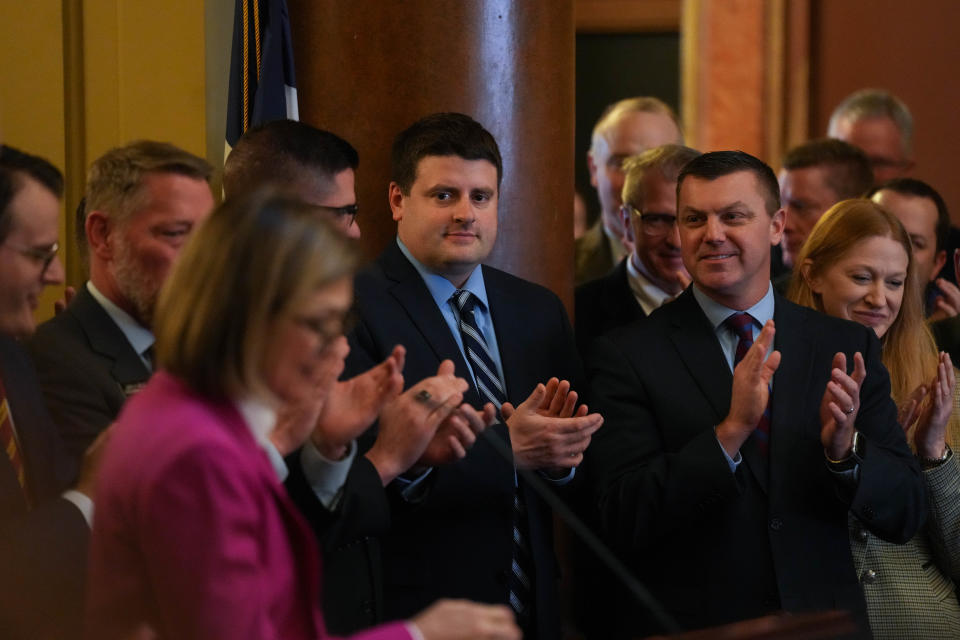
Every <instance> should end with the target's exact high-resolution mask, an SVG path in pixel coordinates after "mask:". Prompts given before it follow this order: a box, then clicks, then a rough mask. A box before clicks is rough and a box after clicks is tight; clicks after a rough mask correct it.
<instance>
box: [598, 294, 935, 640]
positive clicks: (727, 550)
mask: <svg viewBox="0 0 960 640" xmlns="http://www.w3.org/2000/svg"><path fill="white" fill-rule="evenodd" d="M775 305H776V306H775V311H774V321H775V323H776V329H777V333H776V337H775V347H776V348H777V349H778V350H779V351H780V352H781V354H782V360H781V363H780V367H779V368H778V370H777V372H776V374H775V375H774V379H773V400H772V426H771V431H770V433H771V440H770V449H769V457H765V456H763V455H762V454H761V453H760V452H759V451H758V450H757V449H756V447H755V445H754V442H753V439H752V438H751V439H748V440H747V442H746V443H745V444H744V446H743V447H742V448H741V454H742V456H743V462H742V463H741V465H740V466H739V468H738V469H737V471H736V473H731V472H730V469H729V466H728V463H727V460H726V458H725V456H724V454H723V451H722V449H721V447H720V445H719V443H718V442H717V440H716V436H715V434H714V426H715V425H717V424H719V423H720V422H721V421H722V420H723V418H724V417H725V416H726V415H727V413H728V411H729V405H730V389H731V383H732V379H733V377H732V374H731V372H730V369H729V366H728V365H727V363H726V360H725V358H724V356H723V353H722V350H721V348H720V345H719V343H718V341H717V339H716V336H715V334H714V331H713V327H712V326H711V325H710V322H709V321H708V320H707V318H706V316H705V315H704V313H703V312H702V310H701V309H700V307H699V305H698V304H697V302H696V300H695V298H694V297H693V295H692V292H691V291H690V290H689V289H688V290H687V291H686V292H684V293H683V294H682V295H681V296H680V297H679V298H678V299H677V300H676V301H674V302H671V303H669V304H667V305H665V306H663V307H661V308H660V309H658V310H657V311H655V312H654V313H652V314H651V315H650V316H649V317H648V318H646V319H644V320H642V321H639V322H637V323H634V324H632V325H629V326H627V327H623V328H622V329H619V330H617V331H615V332H613V333H611V334H608V335H607V336H604V337H602V338H600V339H599V340H597V341H596V342H595V343H594V345H595V346H594V351H593V353H592V354H591V358H590V367H589V370H590V375H591V391H592V400H593V402H594V408H595V409H598V410H599V411H600V412H601V413H603V415H604V418H605V424H604V428H603V429H601V430H600V431H599V432H598V433H597V435H596V436H595V438H594V444H593V445H592V446H591V447H590V449H589V450H588V452H587V458H588V459H587V461H586V463H585V466H586V465H589V466H590V467H591V470H592V471H595V472H596V477H597V478H598V481H597V488H598V495H599V501H600V509H601V512H602V514H603V519H604V525H605V531H606V534H607V536H608V539H609V540H611V541H612V542H613V544H615V545H616V547H617V548H618V549H619V550H620V551H621V552H622V553H623V554H624V556H625V557H627V558H628V559H629V561H630V563H631V564H632V566H633V567H634V568H635V569H636V570H637V572H638V574H639V575H640V576H641V578H642V579H644V580H646V581H647V582H648V585H649V586H650V587H651V588H652V590H653V592H654V594H655V595H656V596H657V597H658V598H659V599H660V600H661V601H662V602H663V604H664V605H665V606H666V608H667V609H668V610H669V612H670V613H672V614H673V615H674V617H675V618H677V619H678V621H679V622H680V623H681V625H682V626H684V627H686V628H697V627H704V626H712V625H717V624H722V623H726V622H731V621H734V620H741V619H746V618H752V617H757V616H760V615H764V614H766V613H769V612H771V611H774V610H777V609H781V608H782V609H785V610H787V611H794V612H796V611H812V610H827V609H846V610H849V611H852V612H853V613H854V616H855V617H856V618H857V619H858V620H859V621H860V622H861V623H865V621H866V615H865V604H864V599H863V592H862V590H861V588H860V585H859V583H858V580H857V575H856V572H855V570H854V567H853V562H852V559H851V554H850V544H849V539H848V533H847V512H848V511H849V512H852V513H853V514H854V515H856V516H857V517H858V518H860V519H861V520H862V521H863V522H865V523H866V524H867V526H868V527H870V529H871V530H873V532H874V533H876V534H877V535H879V536H881V537H882V538H884V539H887V540H891V541H895V542H903V541H905V540H908V539H909V538H910V537H911V536H913V534H914V533H915V532H916V531H917V529H918V527H919V526H920V524H921V523H922V521H923V517H924V488H923V479H922V477H921V472H920V470H919V468H918V466H917V463H916V461H915V460H914V456H913V455H912V454H911V452H910V449H909V448H908V447H907V444H906V441H905V440H904V436H903V432H902V430H901V429H900V427H899V425H898V424H897V409H896V406H895V405H894V403H893V401H892V400H891V398H890V384H889V378H888V376H887V372H886V369H884V367H883V365H882V363H881V361H880V345H879V342H878V340H877V339H876V336H875V335H874V333H873V331H872V330H870V329H867V328H865V327H863V326H860V325H858V324H855V323H853V322H848V321H845V320H838V319H836V318H830V317H827V316H825V315H822V314H820V313H817V312H815V311H813V310H810V309H806V308H802V307H799V306H797V305H794V304H792V303H790V302H788V301H786V300H784V299H783V298H781V297H779V296H777V297H776V303H775ZM839 351H842V352H844V353H846V354H847V358H848V363H851V366H852V356H853V353H854V352H856V351H859V352H861V353H862V354H863V356H864V359H865V361H866V366H867V377H866V379H865V381H864V383H863V386H862V389H861V393H860V398H861V404H860V410H859V413H858V414H857V422H856V427H857V429H858V430H859V431H860V432H861V433H862V434H863V436H865V438H866V443H867V446H866V452H865V456H864V460H863V463H862V464H861V465H860V470H859V483H857V484H856V485H854V486H852V487H851V486H850V485H845V484H844V483H843V482H842V481H840V480H839V479H838V477H837V476H836V474H834V473H833V472H831V471H830V470H829V469H828V467H827V465H826V462H825V459H824V453H823V446H822V444H821V442H820V431H821V427H820V418H819V408H820V403H821V399H822V397H823V393H824V389H825V387H826V384H827V381H828V379H829V377H830V372H831V366H832V359H833V356H834V354H835V353H836V352H839Z"/></svg>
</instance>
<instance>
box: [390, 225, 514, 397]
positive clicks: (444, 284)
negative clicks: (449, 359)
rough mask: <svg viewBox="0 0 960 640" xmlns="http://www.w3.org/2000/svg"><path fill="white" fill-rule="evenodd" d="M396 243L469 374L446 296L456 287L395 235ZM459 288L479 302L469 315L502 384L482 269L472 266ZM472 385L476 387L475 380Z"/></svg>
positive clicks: (454, 308)
mask: <svg viewBox="0 0 960 640" xmlns="http://www.w3.org/2000/svg"><path fill="white" fill-rule="evenodd" d="M397 245H398V246H399V247H400V251H401V252H402V253H403V255H405V256H406V257H407V260H409V261H410V264H412V265H413V268H414V269H416V270H417V273H419V274H420V277H421V278H423V283H424V284H425V285H427V290H428V291H429V292H430V295H431V296H432V297H433V301H434V302H436V303H437V308H439V309H440V313H441V314H442V315H443V320H444V321H445V322H446V323H447V326H448V327H450V333H451V334H453V339H454V340H456V341H457V347H459V348H460V354H461V355H462V356H463V360H464V362H466V363H467V368H468V369H470V375H471V376H473V375H474V373H473V367H471V366H470V360H469V359H468V358H467V354H466V353H465V352H464V350H463V337H462V336H461V335H460V311H459V310H458V309H457V306H456V305H455V304H454V302H453V301H452V300H451V299H450V298H451V297H452V296H453V294H454V293H456V292H457V291H458V289H457V288H456V287H455V286H453V283H452V282H450V281H449V280H447V279H446V278H444V277H443V276H441V275H437V274H436V273H434V272H432V271H430V270H429V269H428V268H427V267H426V266H424V264H423V263H422V262H420V261H419V260H417V259H416V258H414V257H413V254H412V253H410V250H409V249H407V247H406V246H404V244H403V242H401V241H400V238H397ZM462 289H465V290H467V291H469V292H470V293H472V294H473V296H474V297H475V298H477V300H479V302H480V304H478V305H476V306H475V307H474V309H473V317H474V319H475V320H476V322H477V328H478V329H480V333H482V334H483V339H484V340H485V341H486V343H487V347H488V348H489V350H490V357H491V358H493V362H494V364H495V365H497V375H498V376H500V381H501V382H504V383H506V381H505V380H504V378H503V365H502V364H500V347H499V346H498V345H497V333H496V331H495V330H494V328H493V319H492V318H491V317H490V304H489V303H488V302H487V287H486V286H485V285H484V283H483V269H481V268H479V267H477V268H476V269H474V270H473V273H471V274H470V277H469V278H467V281H466V282H464V283H463V286H462V287H460V290H462ZM474 388H476V382H475V381H474ZM478 393H479V392H478Z"/></svg>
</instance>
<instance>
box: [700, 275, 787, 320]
mask: <svg viewBox="0 0 960 640" xmlns="http://www.w3.org/2000/svg"><path fill="white" fill-rule="evenodd" d="M693 297H694V298H696V300H697V304H699V305H700V308H701V309H703V313H704V315H706V316H707V319H708V320H709V321H710V324H711V325H712V326H713V330H714V331H716V330H717V328H718V327H719V326H720V325H721V324H723V321H724V320H726V319H727V318H729V317H730V315H731V314H733V313H739V312H740V309H731V308H729V307H725V306H724V305H722V304H720V303H719V302H717V301H716V300H714V299H713V298H711V297H710V296H708V295H707V294H705V293H704V292H703V291H701V290H700V289H699V288H698V287H697V285H696V284H694V285H693ZM773 307H774V297H773V285H771V284H769V283H768V284H767V293H766V294H764V296H763V297H762V298H760V301H759V302H757V304H755V305H753V306H752V307H750V308H749V309H743V311H745V312H746V313H749V314H750V315H751V316H753V319H754V320H756V321H757V322H758V323H760V326H761V327H762V326H763V325H765V324H766V323H767V320H772V319H773Z"/></svg>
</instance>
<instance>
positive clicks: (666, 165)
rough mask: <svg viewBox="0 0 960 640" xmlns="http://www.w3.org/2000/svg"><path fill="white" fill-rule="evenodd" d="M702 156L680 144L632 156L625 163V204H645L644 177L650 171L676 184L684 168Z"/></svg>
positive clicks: (623, 198)
mask: <svg viewBox="0 0 960 640" xmlns="http://www.w3.org/2000/svg"><path fill="white" fill-rule="evenodd" d="M699 155H700V152H699V151H697V150H695V149H691V148H690V147H684V146H682V145H679V144H665V145H661V146H659V147H654V148H653V149H647V150H646V151H644V152H643V153H641V154H639V155H636V156H630V157H629V158H627V159H626V160H625V161H624V163H623V171H624V174H625V175H624V178H623V190H622V191H621V192H620V197H621V199H622V200H623V202H629V203H632V202H643V201H644V198H645V194H644V192H643V186H644V185H643V177H644V176H645V175H646V174H647V172H648V171H659V172H660V175H661V176H662V177H663V179H664V180H666V181H667V182H676V181H677V177H678V176H679V175H680V170H681V169H683V166H684V165H685V164H687V163H688V162H690V161H691V160H693V159H694V158H696V157H697V156H699Z"/></svg>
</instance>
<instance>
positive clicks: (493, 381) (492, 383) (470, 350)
mask: <svg viewBox="0 0 960 640" xmlns="http://www.w3.org/2000/svg"><path fill="white" fill-rule="evenodd" d="M450 300H451V302H453V305H454V306H455V307H456V308H457V311H458V314H459V317H460V322H459V327H460V336H461V338H462V339H463V352H464V354H466V356H467V360H468V361H469V363H470V368H471V369H473V377H474V382H475V383H476V387H477V392H478V393H479V394H480V398H481V399H482V400H483V401H484V402H492V403H493V406H494V407H496V408H497V413H498V414H499V412H500V405H502V404H503V403H504V402H505V401H506V399H507V394H506V393H505V390H504V386H503V381H502V380H501V379H500V375H499V374H498V373H497V365H496V363H495V362H494V359H493V357H492V356H491V355H490V349H489V347H488V346H487V341H486V340H485V339H484V337H483V334H482V333H481V332H480V327H479V326H478V325H477V320H476V317H475V316H474V310H475V309H476V307H477V305H478V304H479V301H478V300H477V298H476V296H474V295H473V294H472V293H470V292H469V291H467V290H465V289H460V290H458V291H456V292H455V293H454V294H453V296H452V297H451V299H450ZM527 532H528V527H527V518H526V508H525V505H524V503H523V499H522V496H521V495H520V488H519V486H515V487H514V492H513V558H512V562H511V567H510V579H509V588H510V594H509V597H510V607H511V608H512V609H513V611H514V613H516V614H517V622H518V624H519V625H520V627H521V628H522V629H528V628H529V625H530V622H531V621H532V612H531V605H532V603H533V600H532V599H531V594H532V593H533V572H532V571H531V569H532V567H533V559H532V558H531V556H530V544H529V542H528V538H527Z"/></svg>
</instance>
